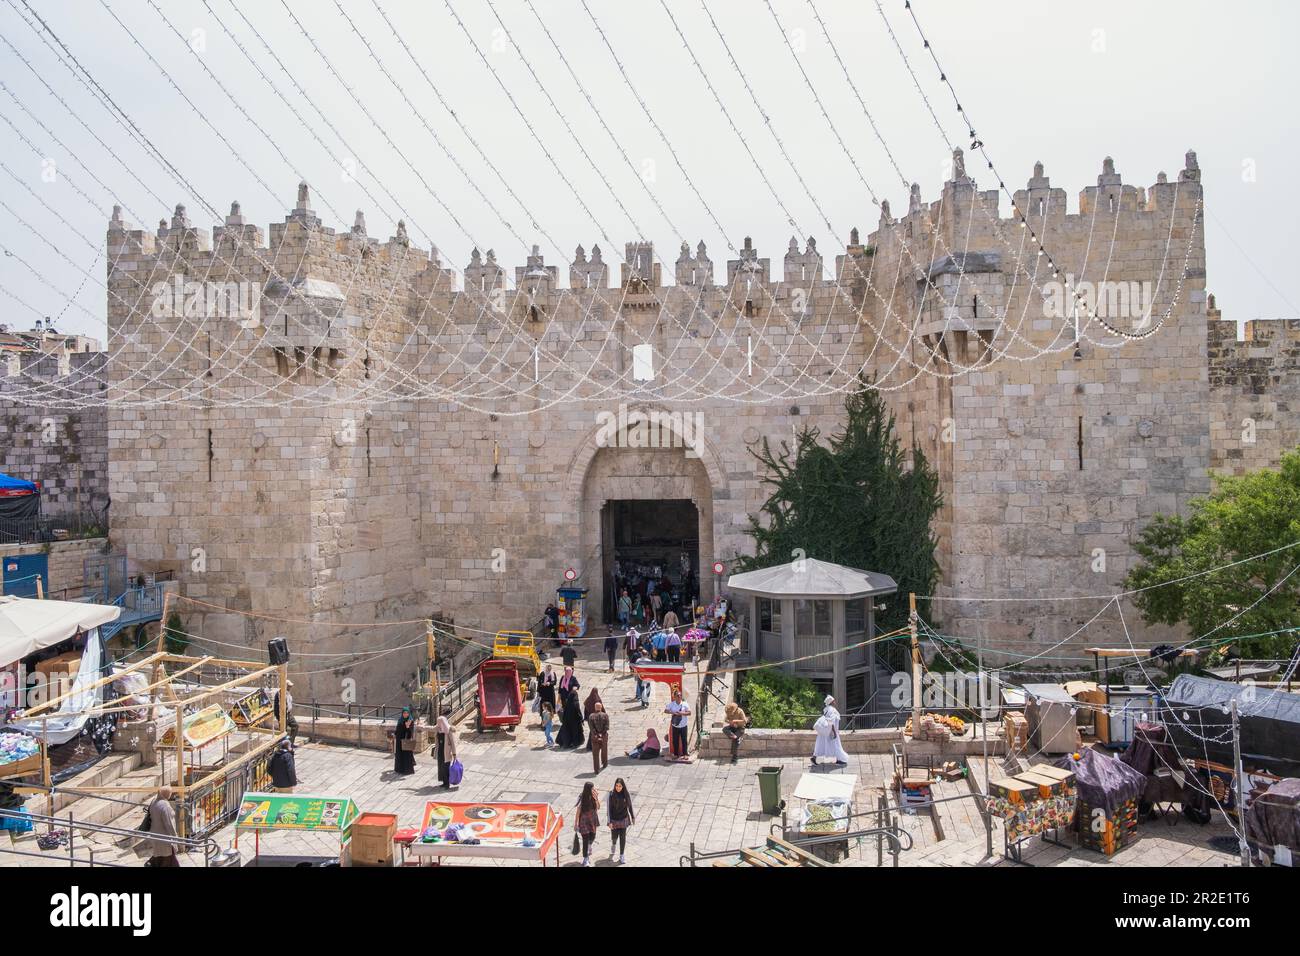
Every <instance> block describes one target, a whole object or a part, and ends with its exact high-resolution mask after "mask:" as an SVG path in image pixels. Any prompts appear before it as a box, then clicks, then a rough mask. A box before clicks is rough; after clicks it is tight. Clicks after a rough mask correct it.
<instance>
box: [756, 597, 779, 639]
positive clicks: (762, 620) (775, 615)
mask: <svg viewBox="0 0 1300 956" xmlns="http://www.w3.org/2000/svg"><path fill="white" fill-rule="evenodd" d="M758 629H759V630H760V631H766V632H767V633H769V634H780V633H781V602H780V601H773V600H772V599H771V598H759V599H758Z"/></svg>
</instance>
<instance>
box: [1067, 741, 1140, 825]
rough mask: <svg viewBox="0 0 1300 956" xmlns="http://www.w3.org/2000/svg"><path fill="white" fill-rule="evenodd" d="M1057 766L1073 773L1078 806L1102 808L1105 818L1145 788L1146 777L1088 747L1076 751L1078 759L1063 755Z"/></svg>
mask: <svg viewBox="0 0 1300 956" xmlns="http://www.w3.org/2000/svg"><path fill="white" fill-rule="evenodd" d="M1056 766H1057V767H1060V768H1061V769H1062V770H1072V771H1074V787H1075V790H1076V791H1078V794H1079V802H1080V803H1086V804H1087V805H1088V806H1090V807H1103V808H1105V810H1106V815H1107V816H1110V815H1111V814H1113V813H1114V812H1115V811H1116V810H1118V809H1119V807H1120V805H1121V804H1123V803H1125V802H1127V801H1129V800H1136V799H1137V798H1138V797H1140V796H1142V791H1143V790H1145V789H1146V785H1147V778H1146V777H1144V776H1143V775H1142V774H1140V773H1138V772H1137V771H1136V770H1134V769H1133V768H1132V767H1130V766H1129V765H1128V764H1126V763H1124V762H1123V761H1121V760H1118V759H1116V758H1115V757H1108V756H1106V755H1105V754H1103V753H1100V752H1098V751H1096V750H1093V749H1092V748H1091V747H1089V748H1087V749H1086V750H1081V751H1079V759H1078V760H1075V759H1074V756H1073V755H1072V754H1066V755H1065V756H1064V757H1062V758H1060V759H1059V760H1057V761H1056Z"/></svg>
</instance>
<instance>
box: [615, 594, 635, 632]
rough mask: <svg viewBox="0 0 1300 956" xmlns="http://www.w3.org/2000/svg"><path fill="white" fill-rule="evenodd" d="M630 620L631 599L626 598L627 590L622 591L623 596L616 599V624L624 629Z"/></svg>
mask: <svg viewBox="0 0 1300 956" xmlns="http://www.w3.org/2000/svg"><path fill="white" fill-rule="evenodd" d="M631 620H632V598H631V597H629V596H628V593H627V588H624V589H623V594H622V595H621V596H620V597H619V599H618V623H620V624H622V625H623V627H624V628H626V627H627V626H628V624H629V623H630V622H631Z"/></svg>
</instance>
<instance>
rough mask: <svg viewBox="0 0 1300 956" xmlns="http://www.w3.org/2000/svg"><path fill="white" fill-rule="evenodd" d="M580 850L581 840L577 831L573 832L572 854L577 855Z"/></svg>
mask: <svg viewBox="0 0 1300 956" xmlns="http://www.w3.org/2000/svg"><path fill="white" fill-rule="evenodd" d="M581 852H582V840H580V839H579V838H578V834H577V833H574V834H573V855H574V856H577V855H578V854H579V853H581Z"/></svg>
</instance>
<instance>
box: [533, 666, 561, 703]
mask: <svg viewBox="0 0 1300 956" xmlns="http://www.w3.org/2000/svg"><path fill="white" fill-rule="evenodd" d="M559 681H560V678H559V677H558V676H557V675H556V673H555V668H554V667H552V666H551V665H550V664H547V665H546V669H545V670H543V671H542V676H541V678H540V679H539V680H538V681H537V696H538V697H540V698H541V701H542V706H545V705H546V704H550V705H551V712H552V713H554V712H555V709H556V701H555V685H556V684H558V683H559Z"/></svg>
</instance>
